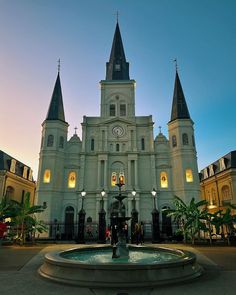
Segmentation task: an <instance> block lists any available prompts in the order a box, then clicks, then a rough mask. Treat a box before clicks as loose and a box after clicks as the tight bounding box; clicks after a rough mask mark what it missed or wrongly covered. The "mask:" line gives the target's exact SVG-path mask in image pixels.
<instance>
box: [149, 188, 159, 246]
mask: <svg viewBox="0 0 236 295" xmlns="http://www.w3.org/2000/svg"><path fill="white" fill-rule="evenodd" d="M151 194H152V196H153V203H154V206H153V210H152V243H158V242H160V224H159V212H158V210H157V208H156V195H157V191H156V190H155V188H153V190H152V192H151Z"/></svg>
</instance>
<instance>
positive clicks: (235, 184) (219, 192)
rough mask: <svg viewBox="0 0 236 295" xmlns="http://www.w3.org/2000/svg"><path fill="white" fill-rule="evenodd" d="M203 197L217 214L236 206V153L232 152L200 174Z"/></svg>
mask: <svg viewBox="0 0 236 295" xmlns="http://www.w3.org/2000/svg"><path fill="white" fill-rule="evenodd" d="M200 185H201V197H202V199H204V200H206V201H207V202H208V209H209V210H210V211H211V212H216V211H218V210H220V209H224V208H225V207H227V205H229V204H232V205H235V204H236V151H231V152H229V153H228V154H226V155H224V156H223V157H221V158H220V159H218V160H217V161H215V162H214V163H212V164H210V165H208V166H207V167H205V168H204V169H202V170H201V172H200Z"/></svg>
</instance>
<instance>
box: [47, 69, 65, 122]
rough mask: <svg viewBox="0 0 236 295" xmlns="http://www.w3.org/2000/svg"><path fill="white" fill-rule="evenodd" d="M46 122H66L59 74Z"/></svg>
mask: <svg viewBox="0 0 236 295" xmlns="http://www.w3.org/2000/svg"><path fill="white" fill-rule="evenodd" d="M46 120H60V121H63V122H65V114H64V107H63V98H62V91H61V81H60V75H59V73H58V75H57V79H56V83H55V86H54V90H53V93H52V98H51V102H50V105H49V108H48V113H47V117H46Z"/></svg>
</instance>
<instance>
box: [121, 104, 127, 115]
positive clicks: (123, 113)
mask: <svg viewBox="0 0 236 295" xmlns="http://www.w3.org/2000/svg"><path fill="white" fill-rule="evenodd" d="M120 116H123V117H124V116H126V105H125V104H121V105H120Z"/></svg>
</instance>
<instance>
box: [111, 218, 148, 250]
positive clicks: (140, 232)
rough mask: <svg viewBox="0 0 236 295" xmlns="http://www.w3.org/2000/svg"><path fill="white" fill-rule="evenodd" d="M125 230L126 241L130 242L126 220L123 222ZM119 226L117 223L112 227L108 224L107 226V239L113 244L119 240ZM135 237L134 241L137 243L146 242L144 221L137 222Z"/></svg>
mask: <svg viewBox="0 0 236 295" xmlns="http://www.w3.org/2000/svg"><path fill="white" fill-rule="evenodd" d="M123 232H124V235H125V238H126V243H128V242H129V236H128V224H127V223H126V222H125V223H124V224H123ZM117 234H118V227H117V225H115V224H114V225H112V226H111V227H110V226H108V227H107V228H106V241H107V242H109V243H111V244H112V245H114V244H116V243H117V242H118V236H117ZM132 235H133V237H134V241H135V242H136V244H137V245H139V244H141V245H142V244H143V243H144V223H143V222H142V221H141V222H140V223H138V222H137V223H135V226H134V231H133V233H132Z"/></svg>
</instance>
